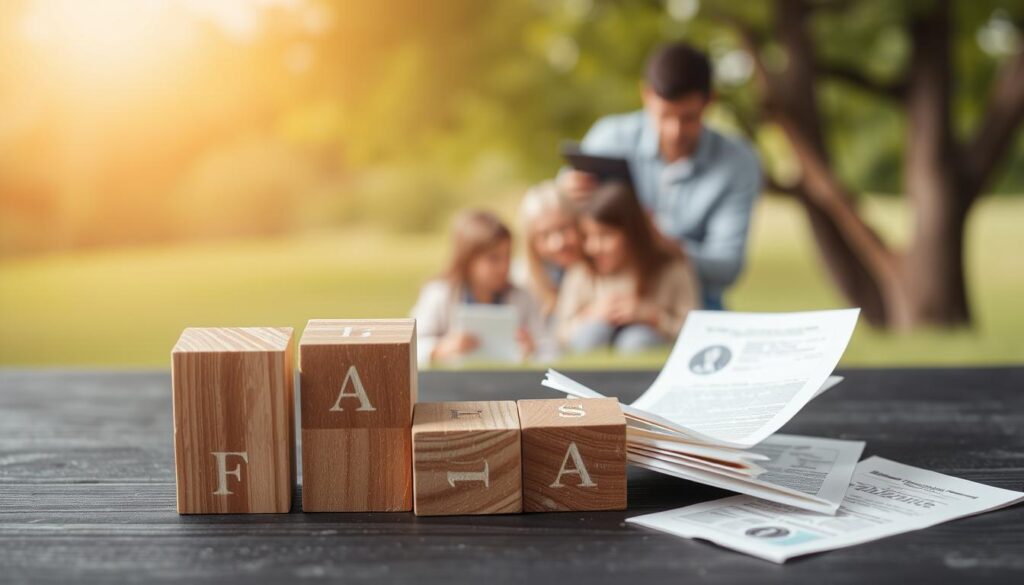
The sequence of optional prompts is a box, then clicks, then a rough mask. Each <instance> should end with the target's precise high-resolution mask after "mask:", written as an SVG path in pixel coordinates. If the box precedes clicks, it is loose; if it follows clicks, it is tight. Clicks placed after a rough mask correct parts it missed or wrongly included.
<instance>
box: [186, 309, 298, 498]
mask: <svg viewBox="0 0 1024 585" xmlns="http://www.w3.org/2000/svg"><path fill="white" fill-rule="evenodd" d="M171 363H172V365H171V386H172V387H173V400H172V402H173V408H174V465H175V472H176V479H177V490H178V493H177V495H178V513H179V514H224V513H261V512H288V511H289V510H290V509H291V502H292V486H294V485H295V418H294V417H295V406H294V404H295V403H294V396H295V395H294V373H293V370H292V329H291V328H290V327H223V328H193V327H190V328H188V329H185V331H184V332H183V333H182V334H181V337H180V338H179V339H178V342H177V343H176V344H175V346H174V349H173V350H172V351H171Z"/></svg>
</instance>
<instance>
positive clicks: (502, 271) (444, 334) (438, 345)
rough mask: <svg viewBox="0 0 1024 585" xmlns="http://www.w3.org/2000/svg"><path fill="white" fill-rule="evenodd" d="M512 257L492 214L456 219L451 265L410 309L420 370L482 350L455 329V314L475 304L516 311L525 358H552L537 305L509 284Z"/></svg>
mask: <svg viewBox="0 0 1024 585" xmlns="http://www.w3.org/2000/svg"><path fill="white" fill-rule="evenodd" d="M511 254H512V234H511V232H510V231H509V229H508V228H507V227H506V226H505V225H504V224H503V223H502V222H501V220H500V219H498V218H497V216H495V215H494V214H492V213H490V212H488V211H481V210H471V211H466V212H463V213H461V214H459V215H458V217H456V218H455V221H454V222H453V224H452V259H451V263H450V264H449V266H448V269H447V270H445V272H444V273H442V275H441V276H440V277H438V278H436V279H435V280H432V281H430V282H428V283H427V284H426V285H424V287H423V289H422V290H421V291H420V296H419V299H418V300H417V301H416V306H415V307H413V309H412V316H413V317H414V318H415V319H416V331H417V341H416V345H417V353H418V354H419V355H418V357H419V362H420V365H421V366H427V365H429V364H430V363H433V362H446V361H453V360H455V359H457V358H458V357H460V356H463V355H465V354H467V353H469V352H471V351H473V350H474V349H475V348H476V347H477V346H478V344H479V340H478V339H477V338H476V337H475V336H473V335H472V334H471V333H469V332H466V331H460V330H457V329H454V328H453V327H452V316H453V313H454V309H455V308H456V307H457V306H458V305H460V304H474V303H489V304H499V305H510V306H512V307H515V309H516V311H517V313H518V316H519V329H518V331H517V333H516V341H517V343H518V344H519V347H520V350H521V351H522V355H523V357H524V358H531V357H532V358H536V359H544V360H546V359H550V358H551V357H552V354H553V348H554V343H553V340H551V339H550V337H549V336H548V335H547V332H546V331H545V327H544V322H543V318H542V317H541V315H540V311H539V309H538V307H537V304H536V302H535V301H534V300H533V298H532V297H531V296H530V294H529V293H527V292H526V291H524V290H523V289H520V288H518V287H516V286H514V285H512V284H511V283H510V282H509V264H510V261H511Z"/></svg>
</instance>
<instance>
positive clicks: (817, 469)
mask: <svg viewBox="0 0 1024 585" xmlns="http://www.w3.org/2000/svg"><path fill="white" fill-rule="evenodd" d="M751 451H755V452H756V453H758V454H760V455H765V456H767V457H768V458H769V459H768V460H767V461H758V463H757V466H758V467H761V468H763V469H764V472H763V473H761V474H760V475H758V476H757V477H753V476H750V475H745V474H743V473H741V472H739V471H732V470H728V469H725V470H723V469H716V468H715V467H713V466H711V465H708V464H706V463H703V464H701V463H698V464H692V463H689V462H686V461H685V460H684V459H683V458H681V457H671V456H670V457H664V456H663V457H657V456H655V454H654V453H651V452H645V451H644V450H643V449H638V448H636V447H635V446H634V445H629V446H628V447H627V459H628V460H629V462H630V463H633V464H635V465H638V466H640V467H644V468H647V469H651V470H653V471H658V472H660V473H664V474H666V475H672V476H675V477H679V478H682V479H689V480H692V481H696V482H700V483H703V484H706V485H712V486H715V487H720V488H722V489H727V490H731V491H734V492H739V493H741V494H748V495H751V496H755V497H758V498H763V499H766V500H771V501H773V502H778V503H781V504H787V505H789V506H793V507H796V508H800V509H803V510H811V511H814V512H819V513H821V514H829V515H831V514H835V513H836V510H838V509H839V506H840V504H841V503H842V501H843V495H844V493H845V492H846V486H848V485H849V483H850V477H851V476H852V475H853V473H854V469H855V468H856V466H857V460H858V459H859V458H860V455H861V453H862V452H863V451H864V443H863V442H862V441H841V440H837V439H821V438H817V437H802V436H798V435H773V436H771V437H769V438H768V439H766V440H765V441H764V442H763V443H761V444H760V445H758V446H757V447H756V448H754V449H751Z"/></svg>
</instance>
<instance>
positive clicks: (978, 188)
mask: <svg viewBox="0 0 1024 585" xmlns="http://www.w3.org/2000/svg"><path fill="white" fill-rule="evenodd" d="M986 112H987V114H986V115H985V118H984V120H982V121H981V123H980V124H979V125H978V129H977V131H976V132H975V134H974V136H973V137H972V138H971V139H970V140H969V141H967V143H966V145H965V147H964V151H963V156H962V157H961V160H963V161H964V163H963V164H964V169H963V170H964V173H963V176H964V181H965V183H966V184H965V187H966V192H967V194H968V196H969V198H970V199H974V198H975V197H977V196H978V195H979V194H980V193H981V192H982V191H983V190H984V189H985V188H986V186H987V185H988V183H989V180H990V179H991V178H992V174H993V172H994V171H995V169H996V168H997V167H998V165H999V163H1000V162H1002V159H1003V158H1004V156H1005V155H1006V153H1007V152H1008V151H1009V150H1010V146H1011V145H1012V143H1013V140H1014V138H1015V137H1016V135H1017V131H1018V130H1019V129H1020V126H1021V123H1022V122H1024V50H1021V51H1019V52H1018V53H1017V55H1016V56H1014V57H1013V58H1012V59H1011V60H1010V61H1009V62H1007V63H1005V64H1004V65H1003V67H1001V68H1000V70H999V73H998V75H997V77H996V79H995V81H994V82H993V84H992V94H991V96H990V97H989V101H988V107H987V108H986Z"/></svg>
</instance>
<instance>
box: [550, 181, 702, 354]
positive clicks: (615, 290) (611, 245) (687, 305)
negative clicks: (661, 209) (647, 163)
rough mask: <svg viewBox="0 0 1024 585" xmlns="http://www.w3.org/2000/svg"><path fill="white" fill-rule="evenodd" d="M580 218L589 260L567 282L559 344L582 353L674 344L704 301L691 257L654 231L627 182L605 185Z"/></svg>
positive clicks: (561, 302) (560, 307)
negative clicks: (609, 346)
mask: <svg viewBox="0 0 1024 585" xmlns="http://www.w3.org/2000/svg"><path fill="white" fill-rule="evenodd" d="M579 221H580V230H581V232H582V234H583V253H584V259H585V262H583V263H580V264H578V265H577V266H574V267H573V268H571V269H570V270H569V272H568V274H566V276H565V280H564V281H563V283H562V290H561V293H560V295H559V299H558V307H557V309H556V316H557V319H558V337H559V340H560V341H561V342H562V343H563V344H564V345H566V346H568V347H571V348H572V349H573V350H575V351H590V350H594V349H597V348H599V347H604V346H608V345H611V346H613V347H614V348H615V349H616V350H617V351H620V352H636V351H642V350H645V349H648V348H651V347H655V346H659V345H663V344H666V343H668V342H669V341H671V340H673V339H675V337H676V336H677V335H678V334H679V330H680V329H681V328H682V326H683V321H684V320H685V319H686V314H687V312H689V311H690V310H691V309H696V308H699V302H700V301H699V300H698V299H700V291H699V290H698V288H699V285H698V283H697V282H698V281H697V277H696V274H695V273H694V270H693V267H692V265H691V264H690V263H689V262H688V261H687V259H686V257H685V255H684V254H683V253H681V251H680V250H679V248H678V247H675V246H669V245H668V243H667V242H666V240H664V239H663V238H662V237H661V236H660V235H659V234H658V233H657V232H656V231H655V228H654V226H653V225H652V223H651V222H650V220H649V218H648V217H647V216H646V215H645V214H644V211H643V209H642V208H641V207H640V203H639V202H638V201H637V199H636V196H635V195H634V194H633V192H632V190H631V189H630V188H629V187H628V186H627V185H625V184H624V183H615V182H613V183H606V184H604V185H601V186H599V187H598V188H597V189H596V190H595V191H594V193H593V195H592V196H591V198H590V199H589V200H588V201H587V202H586V203H585V204H584V205H583V207H582V208H581V209H580V220H579Z"/></svg>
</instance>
